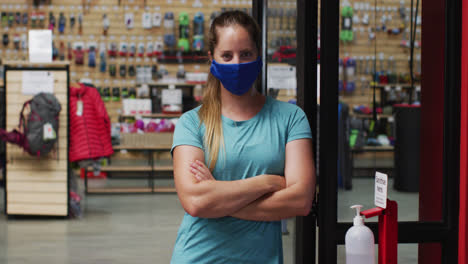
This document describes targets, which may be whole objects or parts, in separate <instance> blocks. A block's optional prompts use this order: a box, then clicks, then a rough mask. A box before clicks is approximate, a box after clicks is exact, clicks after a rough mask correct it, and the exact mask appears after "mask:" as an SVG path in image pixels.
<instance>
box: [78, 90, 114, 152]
mask: <svg viewBox="0 0 468 264" xmlns="http://www.w3.org/2000/svg"><path fill="white" fill-rule="evenodd" d="M110 127H111V123H110V120H109V116H108V114H107V110H106V108H105V105H104V102H103V101H102V100H101V97H100V95H99V92H98V91H97V90H96V89H95V88H93V87H88V86H85V85H84V84H80V86H79V87H70V152H69V160H70V161H79V160H85V159H96V158H100V157H108V156H110V155H112V154H113V153H114V150H113V149H112V144H111V134H110V133H111V130H110Z"/></svg>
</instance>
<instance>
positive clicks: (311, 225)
mask: <svg viewBox="0 0 468 264" xmlns="http://www.w3.org/2000/svg"><path fill="white" fill-rule="evenodd" d="M317 4H318V0H297V19H296V30H297V31H296V32H297V60H296V63H297V65H296V66H297V67H296V76H297V105H298V106H300V107H301V108H302V109H303V110H304V112H305V113H306V115H307V117H308V120H309V123H310V125H311V130H312V137H313V138H317V114H316V113H317V103H316V102H317V74H316V72H317V64H316V63H315V62H316V61H317V22H318V21H317V15H318V9H317V8H318V5H317ZM267 13H268V0H252V16H253V17H254V18H255V19H256V21H257V23H258V24H259V26H260V28H261V29H262V58H263V70H262V78H261V83H260V90H261V91H262V93H263V94H266V93H267V45H266V43H268V34H267V33H268V28H267V26H268V25H267ZM314 14H315V15H314ZM311 62H314V63H311ZM307 73H313V74H307ZM314 153H316V152H315V145H314ZM315 161H317V158H316V157H315ZM316 164H317V163H316ZM314 204H315V203H314ZM316 222H317V214H316V208H313V209H312V211H311V213H310V214H309V215H308V216H305V217H296V225H295V238H294V241H295V242H294V262H295V263H296V264H305V263H307V264H313V263H315V258H316V240H315V237H316Z"/></svg>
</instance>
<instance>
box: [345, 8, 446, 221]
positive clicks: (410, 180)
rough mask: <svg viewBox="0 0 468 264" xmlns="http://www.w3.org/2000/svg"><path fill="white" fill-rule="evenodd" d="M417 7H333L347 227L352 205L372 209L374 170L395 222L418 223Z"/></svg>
mask: <svg viewBox="0 0 468 264" xmlns="http://www.w3.org/2000/svg"><path fill="white" fill-rule="evenodd" d="M417 4H418V6H416V1H400V2H392V3H381V2H378V3H376V2H375V1H348V0H343V1H341V2H340V32H339V41H340V44H339V64H338V67H339V82H338V90H339V108H338V109H339V110H338V111H339V114H338V146H339V147H338V186H339V191H338V221H342V222H349V221H351V217H352V215H353V211H352V210H351V209H349V206H351V205H352V203H353V204H354V203H359V204H363V205H364V207H365V208H372V207H374V176H375V172H376V171H379V172H382V173H385V174H387V175H388V197H389V199H393V200H396V201H397V202H398V203H399V212H400V213H399V220H400V221H417V220H418V219H419V178H420V139H421V137H420V135H421V129H420V127H421V125H420V123H421V96H422V93H423V92H424V91H423V89H422V87H421V78H422V76H421V49H422V47H421V28H422V19H421V17H422V16H421V6H422V2H421V1H417ZM423 133H424V131H423ZM440 162H441V163H442V161H440ZM440 198H441V197H440Z"/></svg>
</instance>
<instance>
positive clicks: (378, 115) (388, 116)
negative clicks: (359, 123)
mask: <svg viewBox="0 0 468 264" xmlns="http://www.w3.org/2000/svg"><path fill="white" fill-rule="evenodd" d="M349 115H350V116H354V117H358V118H373V117H374V116H373V115H372V114H356V113H350V114H349ZM391 117H393V115H388V114H377V119H380V118H391Z"/></svg>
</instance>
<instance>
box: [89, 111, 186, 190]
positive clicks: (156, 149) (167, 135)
mask: <svg viewBox="0 0 468 264" xmlns="http://www.w3.org/2000/svg"><path fill="white" fill-rule="evenodd" d="M181 115H182V114H163V113H153V114H146V115H120V116H119V119H127V118H136V117H137V116H141V117H148V118H178V117H180V116H181ZM127 136H131V137H132V138H131V140H129V141H128V142H127V141H126V140H123V138H122V141H121V144H120V145H117V146H113V148H114V150H118V151H132V152H146V155H147V164H146V165H121V164H113V163H112V159H110V160H109V165H108V166H103V167H101V171H102V172H107V173H120V172H130V173H132V172H136V173H147V175H148V178H147V179H148V187H142V188H134V187H128V188H122V187H118V188H115V187H113V188H89V186H88V177H85V193H86V194H111V193H114V194H115V193H175V191H176V190H175V188H174V187H158V186H154V180H155V179H157V177H156V176H157V174H158V173H164V172H172V171H173V166H172V161H171V160H155V158H154V156H155V153H160V152H168V151H170V150H171V146H172V136H173V133H171V132H161V133H147V134H143V135H140V134H128V135H127ZM145 136H151V142H148V139H143V138H142V139H141V140H136V138H138V137H145ZM134 137H136V138H134ZM90 170H92V168H86V169H85V175H87V172H88V171H90Z"/></svg>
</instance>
